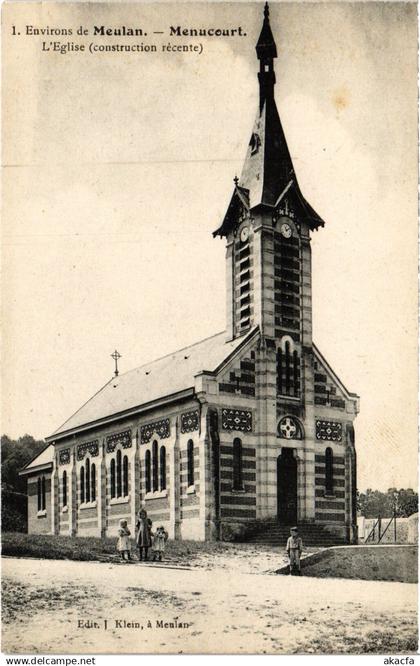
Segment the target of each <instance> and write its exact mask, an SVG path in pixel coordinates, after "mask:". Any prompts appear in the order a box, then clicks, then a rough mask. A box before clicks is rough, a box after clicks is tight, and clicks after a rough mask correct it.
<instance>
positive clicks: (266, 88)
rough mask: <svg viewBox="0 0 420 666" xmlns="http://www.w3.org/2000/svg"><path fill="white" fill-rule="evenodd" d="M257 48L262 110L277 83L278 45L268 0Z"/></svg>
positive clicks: (272, 95)
mask: <svg viewBox="0 0 420 666" xmlns="http://www.w3.org/2000/svg"><path fill="white" fill-rule="evenodd" d="M255 48H256V51H257V58H258V60H259V61H260V71H259V73H258V81H259V84H260V111H262V108H263V105H264V102H265V101H266V99H271V98H273V97H274V85H275V83H276V75H275V73H274V64H273V59H274V58H277V47H276V43H275V41H274V37H273V33H272V32H271V27H270V9H269V7H268V2H266V3H265V6H264V21H263V25H262V28H261V33H260V36H259V38H258V42H257V46H256V47H255Z"/></svg>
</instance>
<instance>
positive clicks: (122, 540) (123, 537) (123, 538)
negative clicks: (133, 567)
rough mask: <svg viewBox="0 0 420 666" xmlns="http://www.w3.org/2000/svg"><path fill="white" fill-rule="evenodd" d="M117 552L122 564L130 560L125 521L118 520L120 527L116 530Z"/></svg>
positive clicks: (128, 535) (127, 531)
mask: <svg viewBox="0 0 420 666" xmlns="http://www.w3.org/2000/svg"><path fill="white" fill-rule="evenodd" d="M117 550H118V552H119V553H120V555H121V559H122V560H123V561H124V562H128V561H129V560H131V556H130V530H129V529H128V527H127V521H126V520H120V527H119V529H118V541H117Z"/></svg>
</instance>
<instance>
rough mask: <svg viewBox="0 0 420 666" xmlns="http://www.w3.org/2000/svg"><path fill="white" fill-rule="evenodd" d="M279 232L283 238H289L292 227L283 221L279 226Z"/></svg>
mask: <svg viewBox="0 0 420 666" xmlns="http://www.w3.org/2000/svg"><path fill="white" fill-rule="evenodd" d="M280 232H281V235H282V236H284V238H290V236H291V235H292V227H291V226H290V224H288V223H287V222H283V224H282V225H281V227H280Z"/></svg>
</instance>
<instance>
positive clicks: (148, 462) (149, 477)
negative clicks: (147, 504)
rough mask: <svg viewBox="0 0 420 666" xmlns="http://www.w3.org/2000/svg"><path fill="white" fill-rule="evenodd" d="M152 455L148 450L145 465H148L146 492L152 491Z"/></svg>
mask: <svg viewBox="0 0 420 666" xmlns="http://www.w3.org/2000/svg"><path fill="white" fill-rule="evenodd" d="M150 458H151V455H150V451H146V461H145V467H146V493H150V491H151V490H152V473H151V460H150Z"/></svg>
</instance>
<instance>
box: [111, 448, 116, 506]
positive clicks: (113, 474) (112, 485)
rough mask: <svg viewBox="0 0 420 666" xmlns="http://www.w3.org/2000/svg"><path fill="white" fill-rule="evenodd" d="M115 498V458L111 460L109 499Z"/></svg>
mask: <svg viewBox="0 0 420 666" xmlns="http://www.w3.org/2000/svg"><path fill="white" fill-rule="evenodd" d="M114 497H115V458H112V460H111V499H113V498H114Z"/></svg>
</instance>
